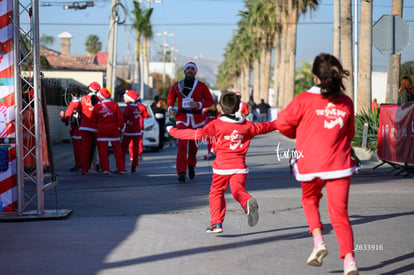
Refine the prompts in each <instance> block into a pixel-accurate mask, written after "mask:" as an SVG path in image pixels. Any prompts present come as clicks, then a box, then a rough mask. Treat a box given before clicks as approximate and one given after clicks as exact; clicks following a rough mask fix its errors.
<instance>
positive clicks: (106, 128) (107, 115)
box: [91, 99, 125, 141]
mask: <svg viewBox="0 0 414 275" xmlns="http://www.w3.org/2000/svg"><path fill="white" fill-rule="evenodd" d="M91 120H92V121H93V122H95V123H96V124H97V129H98V133H97V139H96V140H97V141H119V138H120V136H121V135H120V131H123V130H124V127H125V123H124V116H123V115H122V111H121V109H120V108H119V106H118V104H117V103H116V102H113V101H110V100H108V99H105V100H102V101H101V102H100V103H98V104H96V105H95V107H94V108H93V112H92V118H91Z"/></svg>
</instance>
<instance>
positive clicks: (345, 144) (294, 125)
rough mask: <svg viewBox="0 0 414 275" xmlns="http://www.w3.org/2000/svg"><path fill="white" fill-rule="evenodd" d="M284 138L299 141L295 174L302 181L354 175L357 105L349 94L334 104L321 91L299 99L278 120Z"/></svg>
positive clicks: (312, 90)
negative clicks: (353, 158) (353, 155)
mask: <svg viewBox="0 0 414 275" xmlns="http://www.w3.org/2000/svg"><path fill="white" fill-rule="evenodd" d="M276 127H277V130H279V131H280V132H281V133H282V134H284V135H285V136H287V137H290V138H296V148H295V149H296V152H297V153H296V155H297V156H298V159H296V160H294V161H293V162H294V165H293V171H294V173H295V176H296V179H297V180H298V181H304V182H306V181H311V180H313V179H314V178H317V177H319V178H321V179H336V178H343V177H347V176H350V175H352V173H353V172H354V171H355V167H354V162H353V161H351V145H350V144H351V140H352V138H353V137H354V134H355V124H354V104H353V102H352V100H351V99H350V98H349V97H348V96H346V95H345V94H342V95H340V96H339V97H338V98H337V99H336V100H334V101H332V102H330V101H329V100H328V99H325V98H323V97H322V96H321V94H320V88H318V87H312V88H311V89H310V90H309V91H306V92H304V93H301V94H299V95H298V96H296V97H295V98H294V99H293V100H292V101H291V102H290V103H289V105H288V106H287V107H286V108H285V109H283V110H282V111H281V112H280V113H279V114H278V117H277V119H276Z"/></svg>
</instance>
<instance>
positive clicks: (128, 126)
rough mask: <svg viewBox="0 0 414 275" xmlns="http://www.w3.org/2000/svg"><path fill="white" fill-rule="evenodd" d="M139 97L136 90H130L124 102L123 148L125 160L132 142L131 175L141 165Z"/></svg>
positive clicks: (126, 93) (125, 95)
mask: <svg viewBox="0 0 414 275" xmlns="http://www.w3.org/2000/svg"><path fill="white" fill-rule="evenodd" d="M138 96H139V95H138V93H137V92H135V91H134V90H128V91H126V92H125V94H124V102H125V103H126V106H125V109H124V113H123V115H124V120H125V131H124V134H123V138H122V143H121V147H122V153H123V154H124V159H125V158H126V154H127V152H128V148H129V144H130V142H132V154H131V155H130V158H131V159H132V162H131V173H135V172H136V168H137V167H138V164H139V137H140V136H141V135H142V133H141V130H142V129H141V124H140V123H139V120H140V117H141V114H140V111H139V109H138V104H137V100H138Z"/></svg>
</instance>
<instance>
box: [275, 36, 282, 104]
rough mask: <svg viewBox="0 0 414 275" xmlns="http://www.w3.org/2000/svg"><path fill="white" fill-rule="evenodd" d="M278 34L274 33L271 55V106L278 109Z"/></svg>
mask: <svg viewBox="0 0 414 275" xmlns="http://www.w3.org/2000/svg"><path fill="white" fill-rule="evenodd" d="M280 47H281V46H280V33H279V32H276V33H275V40H274V44H273V53H274V54H273V55H274V62H273V90H274V96H273V106H276V107H280V106H279V105H280V103H279V102H280V101H279V95H280V90H279V88H280V58H281V56H280Z"/></svg>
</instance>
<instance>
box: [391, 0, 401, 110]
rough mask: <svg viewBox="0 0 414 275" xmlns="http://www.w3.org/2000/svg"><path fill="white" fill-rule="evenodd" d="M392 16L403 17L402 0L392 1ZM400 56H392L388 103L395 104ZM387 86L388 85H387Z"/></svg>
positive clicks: (398, 81) (398, 83)
mask: <svg viewBox="0 0 414 275" xmlns="http://www.w3.org/2000/svg"><path fill="white" fill-rule="evenodd" d="M392 15H399V16H401V17H403V0H392ZM400 66H401V54H394V55H392V97H391V94H390V98H391V101H389V102H390V103H397V101H398V92H399V87H400ZM388 86H389V85H388Z"/></svg>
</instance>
